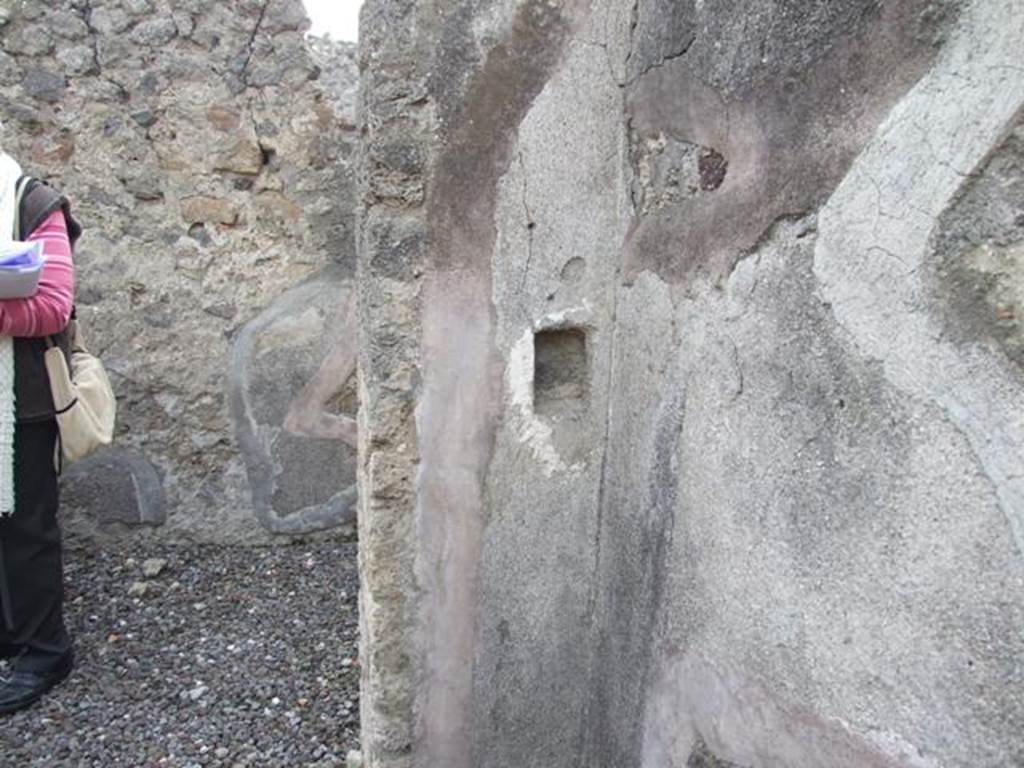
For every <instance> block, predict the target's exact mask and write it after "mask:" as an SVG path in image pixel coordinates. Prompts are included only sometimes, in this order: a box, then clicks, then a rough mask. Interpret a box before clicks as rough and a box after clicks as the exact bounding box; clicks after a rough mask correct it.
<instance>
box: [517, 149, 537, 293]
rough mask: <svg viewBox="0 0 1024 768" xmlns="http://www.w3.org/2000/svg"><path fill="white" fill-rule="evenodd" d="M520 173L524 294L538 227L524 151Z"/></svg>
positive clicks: (520, 153)
mask: <svg viewBox="0 0 1024 768" xmlns="http://www.w3.org/2000/svg"><path fill="white" fill-rule="evenodd" d="M519 172H520V173H521V174H522V175H523V216H524V226H525V227H526V264H525V265H524V266H523V276H522V278H520V280H519V293H520V294H522V292H523V289H524V288H525V287H526V280H527V279H528V278H529V276H530V267H531V266H532V265H533V231H534V229H536V227H537V222H535V221H534V220H533V214H532V213H531V212H530V203H529V192H530V189H529V177H528V176H527V170H526V160H525V158H524V157H523V150H522V149H520V150H519Z"/></svg>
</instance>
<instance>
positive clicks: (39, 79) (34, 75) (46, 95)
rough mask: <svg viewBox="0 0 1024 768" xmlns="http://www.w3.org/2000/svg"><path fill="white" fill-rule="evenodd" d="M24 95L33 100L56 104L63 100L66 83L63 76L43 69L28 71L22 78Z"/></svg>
mask: <svg viewBox="0 0 1024 768" xmlns="http://www.w3.org/2000/svg"><path fill="white" fill-rule="evenodd" d="M22 87H23V88H24V90H25V94H26V95H27V96H29V97H30V98H33V99H38V100H39V101H45V102H47V103H48V104H56V103H58V102H60V101H61V100H62V99H63V98H64V91H65V89H66V88H67V81H66V80H65V79H64V76H63V75H60V74H57V73H56V72H50V71H49V70H45V69H29V70H28V71H26V72H25V76H24V78H22Z"/></svg>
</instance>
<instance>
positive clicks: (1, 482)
mask: <svg viewBox="0 0 1024 768" xmlns="http://www.w3.org/2000/svg"><path fill="white" fill-rule="evenodd" d="M19 178H21V166H19V165H18V163H17V162H16V161H15V160H14V158H13V157H11V156H10V155H8V154H7V153H6V152H4V151H3V150H0V242H2V243H8V242H10V241H12V240H14V239H15V237H16V235H15V232H14V218H15V214H16V210H15V206H16V205H17V200H16V197H17V186H18V179H19ZM14 424H15V410H14V339H12V338H11V337H10V336H0V517H7V516H9V515H12V514H14Z"/></svg>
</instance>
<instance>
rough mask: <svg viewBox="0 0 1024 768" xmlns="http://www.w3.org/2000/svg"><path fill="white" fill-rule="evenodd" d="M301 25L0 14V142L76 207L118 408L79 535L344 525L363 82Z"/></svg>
mask: <svg viewBox="0 0 1024 768" xmlns="http://www.w3.org/2000/svg"><path fill="white" fill-rule="evenodd" d="M307 28H308V21H307V19H306V17H305V12H304V10H303V7H302V4H301V2H300V1H299V0H265V1H257V0H252V1H251V2H250V1H243V0H239V1H238V2H216V3H204V2H196V1H194V0H105V1H104V0H64V1H62V2H45V3H44V2H36V1H35V0H19V1H13V0H6V1H4V2H0V46H2V53H0V96H2V100H0V118H2V119H3V121H4V123H5V125H6V130H5V132H4V137H3V143H4V146H5V148H6V149H8V150H9V151H10V152H11V153H12V154H14V155H16V156H17V157H18V158H19V159H20V160H21V162H22V163H23V165H24V166H25V167H26V169H27V170H29V171H30V172H32V173H34V174H36V175H41V176H44V177H47V178H50V179H51V180H53V182H54V183H55V184H57V185H59V186H60V187H61V188H62V189H63V190H65V191H66V192H67V193H68V194H69V195H70V196H71V197H72V198H73V201H74V203H75V209H76V211H77V213H78V215H79V217H80V218H81V220H82V222H83V223H84V225H85V227H86V234H85V236H84V238H83V239H82V241H81V243H80V247H79V249H78V253H77V255H76V259H77V266H78V295H77V302H78V312H79V316H80V318H81V320H82V322H83V325H84V328H85V330H86V331H87V334H88V336H89V338H90V340H91V342H92V344H93V346H95V347H96V348H97V349H98V351H99V352H100V354H101V355H102V357H103V359H104V361H105V362H106V364H107V366H108V368H109V370H110V372H111V374H112V378H113V383H114V387H115V390H116V391H117V394H118V396H119V401H120V414H119V420H120V425H119V431H118V436H117V447H116V449H114V450H113V451H110V452H107V453H106V454H104V455H102V456H99V457H97V458H96V459H95V460H92V461H89V462H86V463H84V464H82V465H81V466H79V467H75V468H73V469H72V470H71V471H70V472H69V474H68V476H67V477H66V482H65V494H64V499H65V508H66V510H67V512H68V515H69V516H70V518H71V520H72V524H73V527H75V528H77V529H86V528H95V529H98V530H99V531H101V532H102V531H111V530H115V529H116V528H117V527H118V526H117V524H118V523H128V524H132V523H138V522H147V523H159V522H162V521H164V520H166V524H165V526H164V528H163V531H164V532H165V533H167V534H170V535H187V536H192V537H197V538H212V539H234V540H257V539H262V538H265V537H266V535H267V534H268V533H293V532H306V531H312V530H319V529H323V528H326V527H331V526H335V525H338V524H339V523H342V522H344V521H346V520H351V519H352V518H353V515H354V496H355V487H354V484H355V449H354V448H355V427H354V422H353V421H351V418H352V417H353V416H354V415H355V401H356V393H355V375H354V371H355V357H356V329H355V306H354V292H353V290H352V287H351V281H352V278H353V276H354V269H355V237H354V230H355V227H354V223H355V219H354V216H355V205H356V194H355V188H354V168H353V163H354V160H353V158H354V146H355V141H356V130H355V94H356V88H357V75H356V71H355V62H354V51H352V50H351V49H350V48H346V47H345V46H341V45H340V44H329V43H326V42H317V41H311V42H307V41H306V40H305V38H304V32H305V30H306V29H307ZM111 526H113V528H111Z"/></svg>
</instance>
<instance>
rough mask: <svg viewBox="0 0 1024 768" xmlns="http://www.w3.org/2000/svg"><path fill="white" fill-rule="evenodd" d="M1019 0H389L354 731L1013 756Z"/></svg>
mask: <svg viewBox="0 0 1024 768" xmlns="http://www.w3.org/2000/svg"><path fill="white" fill-rule="evenodd" d="M1022 24H1024V6H1021V4H1020V3H1018V2H1014V1H1012V0H1010V1H1004V0H978V1H977V2H963V3H938V2H926V1H925V0H921V1H920V2H909V3H901V4H899V5H898V6H897V5H879V4H876V3H870V2H864V3H845V4H841V5H821V6H815V7H814V8H810V9H808V8H807V6H806V4H803V3H789V2H782V1H781V0H780V1H778V2H768V1H765V2H759V1H754V0H752V1H751V2H748V3H739V4H734V6H731V7H728V8H725V7H722V6H720V5H715V6H711V5H710V4H705V3H702V2H692V3H691V2H685V3H667V2H656V1H655V0H639V2H637V3H635V4H632V3H625V2H619V1H618V0H605V1H604V2H593V3H580V4H575V3H571V2H565V3H541V2H530V1H529V0H525V1H524V2H518V3H516V2H498V1H497V0H495V1H493V2H486V1H484V0H481V1H480V2H466V3H458V2H434V3H418V4H415V6H413V5H412V4H408V3H401V2H389V1H387V0H379V1H378V2H373V0H371V2H370V3H369V4H368V6H367V11H366V13H365V14H364V19H363V29H364V31H363V40H364V43H363V49H362V54H361V63H362V66H363V72H364V102H365V104H366V112H365V115H364V118H365V124H366V125H367V134H366V149H367V152H366V164H365V166H364V174H365V177H366V179H367V180H368V182H369V189H370V190H371V191H373V192H374V193H375V197H372V198H371V199H370V200H369V204H368V205H367V209H366V212H365V214H364V219H363V225H362V227H363V240H362V245H361V250H360V269H361V270H363V272H362V274H363V275H365V276H367V277H370V276H373V277H374V280H373V281H370V280H366V281H364V282H361V285H360V290H361V292H362V297H363V308H362V310H361V312H362V317H361V323H362V328H363V331H364V334H365V336H364V343H365V345H366V347H367V349H366V350H365V351H364V353H363V359H362V369H361V381H362V386H363V387H364V391H365V392H367V393H375V395H374V396H373V397H371V399H370V400H369V401H364V411H365V413H364V416H363V421H362V424H361V426H362V433H361V434H362V437H361V440H362V448H363V455H362V458H361V466H362V467H364V468H365V471H363V472H362V473H361V477H360V481H361V490H362V498H363V506H362V507H361V514H362V516H363V517H362V519H361V521H360V526H361V530H362V531H366V532H372V533H374V534H376V535H377V538H375V539H374V540H373V542H372V543H371V544H370V545H369V546H368V545H367V540H366V538H365V537H364V539H363V541H362V544H363V555H362V557H363V558H364V565H365V566H366V567H364V569H363V580H364V584H363V586H364V600H366V601H367V602H368V604H370V606H371V607H372V610H369V611H366V612H365V613H364V618H363V621H364V643H365V653H364V656H366V655H371V656H372V657H373V659H372V663H371V664H369V665H368V666H367V667H365V668H364V696H363V715H364V746H365V749H366V757H367V759H368V761H369V764H370V765H371V766H393V765H415V766H437V765H446V766H488V767H489V768H490V767H496V766H506V765H507V766H512V765H551V766H556V765H557V766H587V767H588V768H589V767H591V766H616V768H622V767H625V766H637V767H638V768H639V767H641V766H642V767H643V768H655V767H657V768H664V767H665V766H679V768H682V767H683V766H694V765H719V766H730V765H732V766H745V767H750V768H755V767H756V768H761V767H762V766H793V767H801V768H802V767H804V766H807V767H811V766H816V767H821V766H836V767H837V768H838V767H839V766H851V765H864V766H901V767H902V766H993V767H994V766H1005V765H1015V764H1017V763H1021V762H1022V761H1024V741H1022V740H1021V736H1020V734H1021V733H1022V732H1024V728H1022V725H1024V699H1022V695H1021V691H1022V690H1024V688H1022V685H1021V683H1022V682H1024V680H1022V675H1024V669H1022V667H1021V665H1020V662H1019V659H1020V658H1022V652H1024V647H1022V646H1024V636H1022V633H1021V630H1020V627H1021V626H1024V624H1022V621H1024V590H1022V587H1024V560H1022V542H1021V536H1020V531H1021V524H1022V520H1024V502H1022V500H1021V495H1020V493H1021V490H1020V488H1019V483H1020V482H1021V478H1022V477H1024V459H1022V456H1024V450H1022V448H1024V445H1022V439H1024V422H1022V421H1021V418H1022V417H1021V414H1022V413H1024V409H1022V408H1021V406H1022V405H1024V378H1022V375H1021V370H1020V349H1021V346H1020V345H1021V341H1020V340H1021V338H1022V337H1021V331H1020V325H1019V319H1018V318H1019V315H1020V312H1021V311H1022V310H1021V305H1020V298H1019V297H1020V296H1021V293H1020V292H1021V290H1022V289H1021V273H1020V271H1019V264H1018V262H1019V258H1020V243H1021V242H1022V241H1024V225H1022V222H1024V208H1022V207H1021V206H1022V203H1021V200H1022V199H1024V197H1022V196H1021V194H1020V192H1021V185H1022V184H1024V156H1022V154H1021V151H1022V150H1021V148H1022V139H1021V130H1022V128H1021V114H1022V111H1021V110H1022V105H1024V71H1022V70H1021V68H1020V64H1019V62H1018V61H1017V59H1018V58H1019V57H1018V55H1017V53H1015V52H1017V51H1019V50H1020V47H1021V44H1022V43H1024V26H1022ZM394 41H400V42H394ZM399 49H401V50H402V51H404V52H405V53H406V55H405V56H400V55H399V53H398V51H399ZM414 54H417V55H418V57H419V58H416V57H414ZM392 64H393V66H389V65H392ZM399 102H400V103H399ZM399 139H400V141H399ZM396 142H397V143H396ZM398 144H400V145H401V146H402V147H403V148H404V149H403V152H402V153H401V157H405V158H408V157H412V156H415V157H416V159H417V161H416V163H415V164H408V163H406V164H404V165H400V164H399V163H396V162H395V161H394V159H393V158H394V157H395V156H397V154H398V153H396V152H394V151H391V152H390V153H388V154H386V153H385V152H384V150H385V149H389V150H393V149H394V147H396V146H397V145H398ZM384 179H387V180H389V185H387V186H386V189H387V190H390V193H389V194H390V196H385V195H382V194H380V192H381V191H382V189H384V188H385V185H384V184H383V180H384ZM399 181H400V182H401V185H400V184H398V182H399ZM403 185H404V186H403ZM396 191H398V192H400V193H401V194H396ZM396 199H400V203H396ZM413 220H415V221H417V222H419V224H418V225H417V226H419V227H420V229H419V230H417V231H419V232H422V238H420V239H418V240H417V243H418V246H417V249H416V254H417V258H416V259H415V260H410V259H408V258H406V257H407V256H408V254H409V252H410V251H409V249H408V248H397V247H394V246H393V247H391V248H383V247H380V242H381V241H380V240H379V239H375V238H374V235H373V233H374V231H375V228H376V227H379V226H382V224H383V223H385V222H388V223H390V224H395V223H396V222H397V223H401V224H402V225H403V226H406V225H409V222H410V221H413ZM396 225H397V224H396ZM390 242H391V243H393V244H395V245H397V244H398V243H399V242H401V241H400V240H399V239H398V238H392V239H391V240H390ZM385 276H386V279H385ZM399 338H400V339H401V341H400V342H399V341H398V339H399ZM366 402H372V403H373V404H374V405H375V406H376V407H375V408H373V409H372V410H366ZM381 436H384V437H381ZM384 468H386V470H385V469H384ZM385 553H386V554H387V555H388V558H387V559H386V560H385V558H384V554H385ZM399 584H401V585H402V588H401V589H400V590H399V589H398V588H397V585H399ZM385 635H386V637H387V649H388V650H389V651H394V653H393V654H392V653H389V654H387V655H385V654H384V653H382V652H379V651H381V650H383V648H384V646H378V645H377V642H378V641H377V640H375V638H382V639H383V637H384V636H385Z"/></svg>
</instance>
